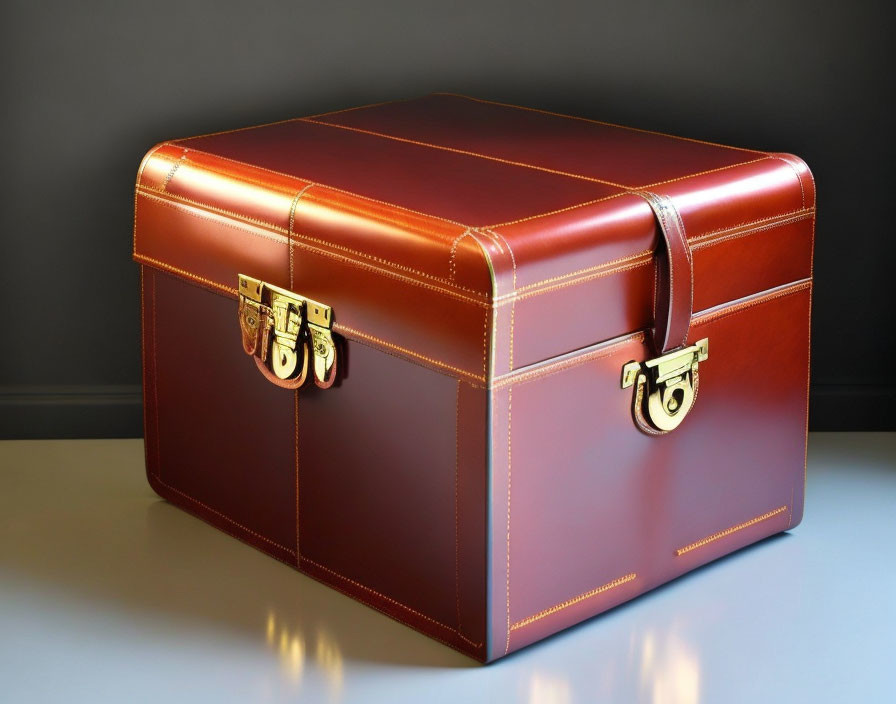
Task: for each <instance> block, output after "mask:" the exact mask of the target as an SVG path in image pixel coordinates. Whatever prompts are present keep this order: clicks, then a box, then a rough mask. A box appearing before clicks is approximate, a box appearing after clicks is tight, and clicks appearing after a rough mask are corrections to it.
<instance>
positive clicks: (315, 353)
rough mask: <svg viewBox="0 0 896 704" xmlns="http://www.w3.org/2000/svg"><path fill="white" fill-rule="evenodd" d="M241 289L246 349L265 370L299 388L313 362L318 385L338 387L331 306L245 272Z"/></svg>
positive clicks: (289, 385) (240, 301) (241, 320)
mask: <svg viewBox="0 0 896 704" xmlns="http://www.w3.org/2000/svg"><path fill="white" fill-rule="evenodd" d="M238 293H239V319H240V330H241V332H242V336H243V349H244V350H245V352H246V354H249V355H252V356H254V357H255V358H256V362H257V363H258V364H259V368H261V369H262V371H265V370H267V369H269V370H270V373H272V374H273V376H274V377H276V379H279V380H281V381H282V382H284V383H283V384H281V385H283V386H288V387H289V388H297V387H298V386H301V385H302V384H303V383H305V380H306V379H307V377H308V372H309V366H310V371H311V375H312V377H313V378H314V383H315V384H316V385H317V386H319V387H321V388H322V389H326V388H329V387H330V386H332V385H333V382H334V381H335V378H336V366H337V365H336V357H337V352H336V343H335V341H334V339H333V309H332V308H331V307H330V306H328V305H325V304H323V303H320V302H318V301H315V300H312V299H310V298H307V297H306V296H301V295H299V294H297V293H293V292H292V291H287V290H286V289H283V288H280V287H279V286H274V285H272V284H269V283H266V282H264V281H260V280H259V279H255V278H252V277H251V276H246V275H244V274H240V275H239V289H238Z"/></svg>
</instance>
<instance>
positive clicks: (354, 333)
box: [134, 254, 488, 388]
mask: <svg viewBox="0 0 896 704" xmlns="http://www.w3.org/2000/svg"><path fill="white" fill-rule="evenodd" d="M134 258H135V259H136V260H137V261H138V262H140V263H145V264H148V265H151V266H154V267H157V268H158V269H161V270H163V271H168V272H169V273H172V274H177V275H179V276H183V277H184V278H186V279H189V280H192V281H194V282H195V283H199V284H202V285H204V286H205V287H207V288H211V289H213V290H215V291H219V292H223V293H228V294H230V295H231V296H233V297H236V296H237V295H238V292H237V290H236V289H235V288H231V287H229V286H224V285H223V284H219V283H217V282H215V281H211V280H209V279H204V278H202V277H197V276H196V275H194V274H191V273H190V272H188V271H184V270H183V269H178V268H177V267H174V266H171V265H170V264H166V263H165V262H162V261H159V260H158V259H153V258H152V257H147V256H146V255H144V254H137V255H135V257H134ZM485 321H486V329H487V322H488V311H487V310H486V314H485ZM333 329H334V330H335V331H336V332H339V333H343V334H344V333H348V337H350V338H351V337H355V338H361V339H355V340H354V341H355V342H359V343H362V344H363V340H368V341H369V342H373V343H376V345H377V349H381V347H387V348H389V349H393V350H396V351H398V352H402V353H403V354H405V355H410V356H411V357H415V358H417V359H420V360H422V361H425V362H428V363H429V365H430V366H436V367H441V368H443V369H448V370H450V371H453V372H455V373H456V374H461V375H463V376H465V377H469V378H470V379H473V380H474V381H479V382H485V381H486V378H485V376H484V375H483V376H478V375H476V374H473V373H472V372H468V371H465V370H463V369H461V368H460V367H453V366H451V365H449V364H446V363H445V362H441V361H439V360H437V359H433V358H431V357H427V356H425V355H422V354H420V353H418V352H414V351H413V350H409V349H407V348H406V347H401V346H399V345H396V344H393V343H391V342H388V341H386V340H382V339H380V338H378V337H375V336H373V335H368V334H367V333H364V332H361V331H360V330H355V329H354V328H350V327H348V326H347V325H342V324H340V323H334V324H333ZM382 351H386V350H382ZM399 359H405V358H404V357H400V358H399ZM407 361H411V362H413V361H414V360H407ZM467 383H469V382H467ZM471 386H476V385H475V384H471ZM476 388H482V387H476Z"/></svg>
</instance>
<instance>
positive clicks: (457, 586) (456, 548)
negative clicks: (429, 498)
mask: <svg viewBox="0 0 896 704" xmlns="http://www.w3.org/2000/svg"><path fill="white" fill-rule="evenodd" d="M459 465H460V380H458V382H457V389H456V391H455V393H454V601H455V605H456V608H457V632H458V633H460V536H459V528H458V518H457V513H458V486H457V485H458V471H459Z"/></svg>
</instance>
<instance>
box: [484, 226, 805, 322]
mask: <svg viewBox="0 0 896 704" xmlns="http://www.w3.org/2000/svg"><path fill="white" fill-rule="evenodd" d="M797 212H799V211H797ZM811 215H812V213H811V212H809V213H806V214H802V213H801V214H800V216H799V217H793V218H789V219H781V220H779V219H778V218H780V217H781V216H775V217H774V218H763V219H762V220H760V221H756V222H769V224H768V225H766V226H765V227H757V228H750V229H747V230H741V229H740V228H742V227H746V226H747V225H752V224H754V223H745V224H742V225H738V226H737V227H736V228H725V229H721V230H715V231H713V232H712V233H707V234H706V235H701V236H699V237H694V238H693V239H691V240H689V243H691V244H690V249H691V250H692V251H693V250H699V249H704V248H706V247H712V246H714V245H716V244H721V243H723V242H727V241H729V240H731V239H737V238H740V237H746V236H748V235H753V234H757V233H760V232H765V231H766V230H770V229H774V228H776V227H782V226H784V225H789V224H792V223H794V222H799V221H800V220H802V219H804V218H806V217H810V216H811ZM772 220H774V222H771V221H772ZM728 232H731V234H730V235H724V234H723V233H728ZM717 235H722V236H717ZM711 237H712V238H711ZM653 255H654V252H653V250H649V249H648V250H644V251H643V252H639V253H638V254H633V255H630V256H627V257H621V258H620V259H614V260H612V261H609V262H607V263H605V264H597V265H595V266H592V267H588V268H587V269H581V270H579V271H574V272H571V273H569V274H562V275H559V276H555V277H552V278H549V279H544V280H542V281H536V282H535V283H531V284H527V285H526V286H522V287H520V289H519V291H521V292H523V293H517V295H516V298H517V300H522V299H524V298H528V297H530V296H537V295H540V294H542V293H548V292H550V291H554V290H557V289H559V288H565V287H566V286H574V285H577V284H580V283H586V282H588V281H591V280H593V279H596V278H602V277H603V276H607V275H609V274H617V273H621V272H624V271H628V270H629V269H634V268H637V267H639V266H643V265H645V264H647V263H649V262H650V261H652V260H653ZM638 259H642V261H640V262H637V263H635V264H631V265H628V266H619V267H615V266H614V267H613V268H609V269H605V270H603V271H600V270H601V269H604V267H608V266H610V265H614V264H617V263H624V262H630V261H635V260H638ZM590 271H595V272H597V273H595V274H594V275H593V276H584V277H580V278H578V279H574V280H572V281H566V282H565V283H562V284H559V285H556V286H547V287H544V288H538V290H535V291H532V290H528V291H527V289H533V288H535V287H539V286H542V284H544V283H548V282H551V281H562V280H564V279H567V278H569V277H572V276H576V275H578V274H581V273H585V272H590ZM508 298H509V297H508V296H506V295H505V296H498V297H497V298H496V299H495V305H504V304H506V302H507V300H508Z"/></svg>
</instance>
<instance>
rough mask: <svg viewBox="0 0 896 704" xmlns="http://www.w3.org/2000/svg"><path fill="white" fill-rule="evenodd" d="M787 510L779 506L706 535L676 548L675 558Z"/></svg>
mask: <svg viewBox="0 0 896 704" xmlns="http://www.w3.org/2000/svg"><path fill="white" fill-rule="evenodd" d="M786 510H787V507H786V506H779V507H778V508H776V509H774V510H773V511H769V512H768V513H763V514H762V515H761V516H756V517H755V518H751V519H750V520H749V521H744V522H743V523H738V524H737V525H736V526H731V527H730V528H726V529H725V530H721V531H719V532H718V533H713V534H712V535H708V536H706V537H705V538H703V539H701V540H698V541H696V542H694V543H691V544H690V545H685V546H684V547H683V548H678V549H677V550H676V551H675V555H676V557H680V556H681V555H684V554H685V553H688V552H690V551H691V550H696V549H697V548H700V547H703V546H704V545H706V544H708V543H712V542H715V541H716V540H721V539H722V538H725V537H727V536H729V535H731V534H732V533H736V532H737V531H739V530H743V529H744V528H749V527H750V526H754V525H756V524H757V523H760V522H761V521H765V520H768V519H769V518H772V517H773V516H777V515H778V514H779V513H783V512H784V511H786Z"/></svg>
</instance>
